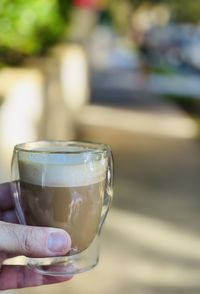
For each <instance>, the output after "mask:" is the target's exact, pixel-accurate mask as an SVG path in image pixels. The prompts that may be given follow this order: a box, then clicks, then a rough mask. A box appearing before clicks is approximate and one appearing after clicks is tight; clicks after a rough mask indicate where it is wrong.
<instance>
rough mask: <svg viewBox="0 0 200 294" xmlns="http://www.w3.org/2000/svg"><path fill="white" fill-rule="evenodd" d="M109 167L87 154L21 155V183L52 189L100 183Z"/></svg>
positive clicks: (24, 153) (103, 159) (102, 160)
mask: <svg viewBox="0 0 200 294" xmlns="http://www.w3.org/2000/svg"><path fill="white" fill-rule="evenodd" d="M95 156H96V155H95ZM107 165H108V160H107V159H106V158H101V159H99V160H95V159H94V155H93V158H92V157H91V155H88V154H84V155H83V154H75V155H74V154H46V153H28V152H20V153H19V174H20V180H22V181H24V182H27V183H31V184H35V185H42V186H49V187H60V186H62V187H74V186H85V185H90V184H94V183H98V182H100V181H103V180H104V179H105V177H106V170H107Z"/></svg>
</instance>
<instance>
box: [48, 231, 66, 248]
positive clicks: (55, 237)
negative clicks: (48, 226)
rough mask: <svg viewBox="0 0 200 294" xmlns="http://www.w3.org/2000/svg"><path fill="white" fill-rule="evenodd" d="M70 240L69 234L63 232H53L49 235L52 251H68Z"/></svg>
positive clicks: (49, 244) (49, 245)
mask: <svg viewBox="0 0 200 294" xmlns="http://www.w3.org/2000/svg"><path fill="white" fill-rule="evenodd" d="M69 247H70V240H69V238H68V237H67V235H65V234H62V233H57V232H56V233H51V234H50V235H49V237H48V249H49V250H50V251H52V252H57V253H59V252H63V251H68V250H69Z"/></svg>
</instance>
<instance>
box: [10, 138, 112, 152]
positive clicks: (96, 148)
mask: <svg viewBox="0 0 200 294" xmlns="http://www.w3.org/2000/svg"><path fill="white" fill-rule="evenodd" d="M45 144H46V147H47V146H51V144H52V146H53V144H55V146H54V147H56V145H57V146H58V147H59V146H60V147H61V146H62V145H63V147H64V146H66V147H67V146H71V147H73V146H77V147H78V146H80V147H82V149H80V150H73V151H72V150H53V147H52V150H50V149H49V150H38V149H36V148H37V147H36V146H37V145H43V146H45ZM32 145H33V146H34V145H35V149H34V148H33V147H32V148H31V146H32ZM14 150H15V151H22V152H27V153H39V154H83V153H99V152H108V151H111V148H110V146H109V145H107V144H103V143H99V142H91V141H78V140H69V141H67V140H38V141H37V140H36V141H30V142H24V143H20V144H17V145H15V146H14Z"/></svg>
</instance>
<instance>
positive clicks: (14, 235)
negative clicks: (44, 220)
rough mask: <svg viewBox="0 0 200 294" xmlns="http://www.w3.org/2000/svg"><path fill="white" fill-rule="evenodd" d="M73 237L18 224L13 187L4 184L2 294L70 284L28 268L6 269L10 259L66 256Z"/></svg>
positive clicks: (0, 187) (0, 190)
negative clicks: (12, 193) (22, 289)
mask: <svg viewBox="0 0 200 294" xmlns="http://www.w3.org/2000/svg"><path fill="white" fill-rule="evenodd" d="M70 247H71V239H70V236H69V235H68V234H67V233H66V232H65V231H64V230H61V229H55V228H41V227H31V226H24V225H20V224H18V221H17V217H16V214H15V211H14V202H13V200H12V196H11V192H10V185H9V183H4V184H0V290H7V289H16V288H24V287H33V286H39V285H45V284H52V283H58V282H63V281H66V280H69V279H70V277H50V276H44V275H41V274H39V273H37V272H35V271H33V270H31V269H29V268H27V267H24V266H7V265H6V266H5V265H2V262H3V260H4V259H6V258H7V257H9V256H11V255H12V256H16V255H26V256H29V257H44V256H58V255H65V254H66V253H67V252H68V251H69V250H70Z"/></svg>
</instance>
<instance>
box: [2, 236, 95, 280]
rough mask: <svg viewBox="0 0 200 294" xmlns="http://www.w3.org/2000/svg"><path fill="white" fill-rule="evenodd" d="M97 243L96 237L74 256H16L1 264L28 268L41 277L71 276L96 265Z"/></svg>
mask: <svg viewBox="0 0 200 294" xmlns="http://www.w3.org/2000/svg"><path fill="white" fill-rule="evenodd" d="M99 241H100V238H99V236H98V235H97V236H96V237H95V239H94V240H93V242H92V243H91V244H90V246H89V247H88V248H87V249H86V250H84V251H82V252H81V253H79V254H75V255H70V256H60V257H44V258H32V257H25V256H18V257H14V258H10V259H6V260H5V261H4V262H3V264H4V265H21V266H28V267H29V268H31V269H32V270H34V271H36V272H38V273H40V274H42V275H48V276H71V275H75V274H79V273H82V272H86V271H89V270H91V269H92V268H93V267H95V266H96V265H97V264H98V261H99Z"/></svg>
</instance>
